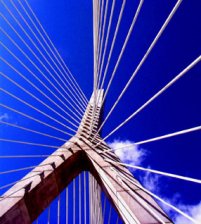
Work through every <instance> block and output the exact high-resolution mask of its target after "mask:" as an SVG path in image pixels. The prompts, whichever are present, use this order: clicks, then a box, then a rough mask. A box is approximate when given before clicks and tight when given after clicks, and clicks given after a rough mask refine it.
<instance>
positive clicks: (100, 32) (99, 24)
mask: <svg viewBox="0 0 201 224" xmlns="http://www.w3.org/2000/svg"><path fill="white" fill-rule="evenodd" d="M104 2H105V0H102V1H101V16H100V20H99V23H98V31H99V33H98V52H100V40H101V34H102V32H103V30H102V26H103V11H104V10H103V9H104ZM98 54H99V53H98ZM97 56H98V55H97ZM97 63H98V57H97Z"/></svg>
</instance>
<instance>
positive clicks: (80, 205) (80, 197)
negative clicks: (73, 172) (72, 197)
mask: <svg viewBox="0 0 201 224" xmlns="http://www.w3.org/2000/svg"><path fill="white" fill-rule="evenodd" d="M78 181H79V189H78V190H79V224H82V195H81V192H82V189H81V186H82V185H81V174H79V176H78Z"/></svg>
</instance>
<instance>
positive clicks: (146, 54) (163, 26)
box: [98, 0, 182, 131]
mask: <svg viewBox="0 0 201 224" xmlns="http://www.w3.org/2000/svg"><path fill="white" fill-rule="evenodd" d="M181 2H182V0H178V1H177V3H176V4H175V6H174V8H173V9H172V11H171V12H170V14H169V16H168V17H167V19H166V20H165V22H164V24H163V25H162V27H161V29H160V30H159V32H158V34H157V35H156V37H155V38H154V40H153V42H152V43H151V45H150V47H149V48H148V50H147V51H146V53H145V55H144V56H143V58H142V60H141V61H140V63H139V64H138V66H137V68H136V69H135V71H134V72H133V74H132V76H131V77H130V79H129V81H128V82H127V84H126V86H125V87H124V89H123V90H122V92H121V93H120V95H119V97H118V98H117V100H116V101H115V103H114V105H113V106H112V108H111V109H110V111H109V113H108V114H107V116H106V118H105V120H104V121H103V122H102V124H101V126H100V128H99V130H98V131H100V130H101V129H102V127H103V125H104V124H105V122H106V121H107V120H108V118H109V116H110V115H111V113H112V112H113V110H114V108H115V107H116V105H117V104H118V102H119V101H120V99H121V98H122V96H123V95H124V93H125V91H126V90H127V89H128V87H129V85H130V84H131V82H132V80H133V79H134V77H135V75H136V74H137V72H138V71H139V70H140V68H141V66H142V65H143V63H144V62H145V60H146V59H147V57H148V55H149V54H150V52H151V51H152V49H153V48H154V46H155V45H156V43H157V41H158V40H159V38H160V36H161V35H162V33H163V32H164V30H165V28H166V27H167V25H168V24H169V22H170V21H171V19H172V17H173V15H174V14H175V13H176V11H177V9H178V8H179V6H180V4H181Z"/></svg>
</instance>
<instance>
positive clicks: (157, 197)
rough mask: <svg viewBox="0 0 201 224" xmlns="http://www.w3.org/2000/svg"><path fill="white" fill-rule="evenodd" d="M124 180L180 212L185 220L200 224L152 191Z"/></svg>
mask: <svg viewBox="0 0 201 224" xmlns="http://www.w3.org/2000/svg"><path fill="white" fill-rule="evenodd" d="M124 178H125V179H126V180H128V181H129V182H131V183H133V184H134V185H135V186H137V187H138V188H140V189H141V190H142V191H144V192H146V193H147V194H148V195H150V196H152V197H154V198H155V199H157V200H159V201H160V202H162V203H163V204H164V205H166V206H168V207H170V208H171V209H173V210H174V211H176V212H178V213H179V214H181V215H182V216H184V217H185V218H187V219H188V220H190V221H191V222H193V223H195V224H199V223H198V222H197V221H196V220H195V219H193V218H192V217H190V216H189V215H187V214H186V213H184V212H183V211H181V210H180V209H178V208H177V207H175V206H174V205H171V204H170V203H168V202H166V201H165V200H164V199H162V198H161V197H159V196H157V195H156V194H154V193H152V192H151V191H149V190H147V189H145V188H144V187H142V186H141V185H139V184H137V183H136V182H134V181H132V180H130V179H129V178H127V177H125V176H124Z"/></svg>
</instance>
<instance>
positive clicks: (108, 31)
mask: <svg viewBox="0 0 201 224" xmlns="http://www.w3.org/2000/svg"><path fill="white" fill-rule="evenodd" d="M115 3H116V0H113V1H112V8H111V13H110V18H109V23H108V28H107V33H106V39H105V45H104V50H103V57H102V61H101V65H100V72H99V77H100V78H99V80H98V85H97V86H98V89H102V88H99V86H100V82H101V75H102V70H103V65H104V61H105V53H106V49H107V45H108V39H109V34H110V28H111V24H112V18H113V13H114V7H115ZM104 78H105V77H103V80H104ZM102 82H104V81H102Z"/></svg>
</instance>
